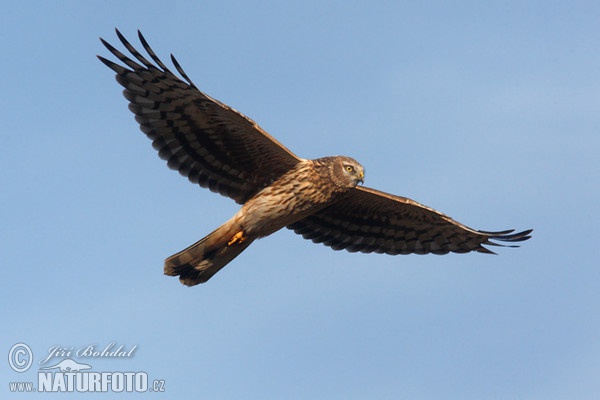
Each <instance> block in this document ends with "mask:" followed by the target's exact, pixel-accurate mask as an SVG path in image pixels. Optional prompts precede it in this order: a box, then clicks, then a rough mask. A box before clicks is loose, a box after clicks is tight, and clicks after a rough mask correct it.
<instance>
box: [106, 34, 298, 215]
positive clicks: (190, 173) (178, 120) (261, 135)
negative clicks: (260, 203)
mask: <svg viewBox="0 0 600 400" xmlns="http://www.w3.org/2000/svg"><path fill="white" fill-rule="evenodd" d="M117 35H118V37H119V39H120V40H121V42H122V43H123V45H124V46H125V48H126V49H127V50H128V51H129V52H130V53H131V54H132V55H133V57H134V58H135V60H133V59H131V58H129V57H128V56H126V55H124V54H123V53H121V52H120V51H118V50H117V49H115V48H114V47H113V46H111V45H110V44H108V43H107V42H106V41H104V40H103V39H100V40H101V41H102V43H103V44H104V45H105V46H106V48H107V49H108V50H109V51H110V52H111V53H112V54H113V55H114V56H115V57H116V58H118V59H119V60H120V61H121V62H122V63H123V64H125V66H122V65H119V64H116V63H114V62H112V61H109V60H107V59H105V58H103V57H100V56H98V58H99V59H100V60H101V61H102V62H103V63H104V64H106V65H107V66H108V67H109V68H110V69H112V70H113V71H115V72H116V73H117V76H116V79H117V82H119V83H120V84H121V85H122V86H123V87H124V88H125V90H124V91H123V94H124V95H125V97H126V98H127V100H129V109H130V110H131V111H132V112H133V113H134V114H135V119H136V120H137V122H138V123H139V124H140V128H141V130H142V131H143V132H144V133H145V134H146V135H147V136H148V137H149V138H150V139H151V140H152V145H153V146H154V148H155V149H156V150H158V154H159V156H160V157H161V158H162V159H164V160H167V163H168V165H169V167H170V168H172V169H176V170H178V171H179V172H180V173H181V174H182V175H184V176H187V177H188V179H189V180H190V181H191V182H193V183H197V184H199V185H200V186H202V187H207V188H209V189H210V190H212V191H213V192H218V193H220V194H222V195H224V196H228V197H231V198H232V199H234V200H235V201H236V202H238V203H240V204H241V203H244V202H245V201H246V200H248V199H249V198H250V197H252V196H253V195H254V194H256V193H257V192H258V191H260V190H261V189H262V188H264V187H265V186H268V185H269V184H270V183H271V182H273V181H274V180H276V179H277V178H278V177H279V176H281V175H282V174H284V173H285V172H287V171H288V170H289V169H291V168H292V167H293V166H294V165H295V164H296V163H297V162H298V161H299V160H300V159H299V158H298V157H296V156H295V155H294V154H293V153H292V152H291V151H289V150H288V149H286V148H285V147H284V146H283V145H282V144H280V143H279V142H278V141H277V140H275V139H274V138H273V137H271V136H270V135H269V134H268V133H266V132H265V131H264V130H263V129H261V128H260V127H259V126H258V125H257V124H256V123H255V122H254V121H252V120H251V119H249V118H247V117H245V116H244V115H242V114H241V113H239V112H238V111H236V110H234V109H233V108H231V107H228V106H227V105H225V104H223V103H220V102H219V101H217V100H215V99H213V98H211V97H209V96H207V95H206V94H204V93H203V92H201V91H200V90H198V88H197V87H196V86H195V85H194V84H193V83H192V81H191V80H190V79H189V78H188V77H187V75H186V74H185V72H184V71H183V70H182V68H181V67H180V66H179V63H178V62H177V60H175V58H174V57H173V56H171V59H172V61H173V64H174V65H175V68H176V69H177V71H178V72H179V74H180V75H181V76H182V77H183V79H185V82H184V81H183V80H181V79H180V78H178V77H177V76H176V75H175V74H173V73H172V72H171V71H170V70H169V69H168V68H167V67H166V66H165V65H164V64H163V63H162V62H161V60H160V59H159V58H158V57H157V56H156V54H155V53H154V52H153V51H152V49H151V48H150V46H148V43H147V42H146V40H145V39H144V37H143V36H142V34H141V33H140V32H139V31H138V35H139V38H140V41H141V43H142V45H143V47H144V49H145V50H146V52H147V53H148V54H149V55H150V57H151V58H152V60H153V61H154V63H152V62H150V61H148V60H147V59H146V58H144V56H143V55H141V54H140V53H139V52H138V51H137V50H136V49H135V48H134V47H133V46H132V45H131V44H130V43H129V42H128V41H127V40H126V39H125V38H124V37H123V35H121V33H120V32H119V31H118V30H117Z"/></svg>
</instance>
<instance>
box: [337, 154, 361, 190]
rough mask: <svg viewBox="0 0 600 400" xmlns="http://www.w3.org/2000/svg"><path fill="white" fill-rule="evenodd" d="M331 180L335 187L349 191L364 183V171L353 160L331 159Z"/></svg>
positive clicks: (347, 158)
mask: <svg viewBox="0 0 600 400" xmlns="http://www.w3.org/2000/svg"><path fill="white" fill-rule="evenodd" d="M331 178H332V179H333V181H334V182H335V184H336V185H338V186H341V187H343V188H345V189H351V188H353V187H355V186H356V185H358V183H359V182H360V183H363V182H364V181H365V179H364V178H365V169H364V168H363V166H362V165H360V164H359V163H358V161H356V160H355V159H353V158H350V157H344V156H336V157H331Z"/></svg>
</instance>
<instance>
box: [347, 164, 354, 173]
mask: <svg viewBox="0 0 600 400" xmlns="http://www.w3.org/2000/svg"><path fill="white" fill-rule="evenodd" d="M346 171H348V172H354V167H353V166H352V165H346Z"/></svg>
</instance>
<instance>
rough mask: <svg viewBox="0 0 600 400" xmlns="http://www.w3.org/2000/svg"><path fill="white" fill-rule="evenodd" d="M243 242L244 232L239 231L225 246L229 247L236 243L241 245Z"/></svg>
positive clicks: (244, 238)
mask: <svg viewBox="0 0 600 400" xmlns="http://www.w3.org/2000/svg"><path fill="white" fill-rule="evenodd" d="M244 240H246V237H245V236H244V231H243V230H241V231H239V232H238V233H236V234H235V235H233V237H232V238H231V240H230V241H229V242H228V243H227V246H231V245H233V244H236V243H242V242H243V241H244Z"/></svg>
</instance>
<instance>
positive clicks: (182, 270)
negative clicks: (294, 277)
mask: <svg viewBox="0 0 600 400" xmlns="http://www.w3.org/2000/svg"><path fill="white" fill-rule="evenodd" d="M116 32H117V36H118V37H119V39H120V41H121V42H122V44H123V45H124V46H125V48H126V49H127V50H128V51H129V53H131V55H132V56H133V58H131V56H127V55H125V54H123V53H122V52H120V51H119V50H117V49H116V48H115V47H113V46H111V45H110V44H109V43H107V42H106V41H105V40H104V39H100V40H101V41H102V43H103V44H104V46H106V48H107V49H108V50H109V51H110V52H111V53H112V54H113V55H114V56H115V57H116V58H117V59H118V60H119V61H120V62H121V64H118V63H115V62H113V61H110V60H108V59H106V58H104V57H101V56H98V58H99V59H100V61H102V62H103V63H104V64H106V65H107V66H108V67H109V68H110V69H112V70H113V71H114V72H115V73H116V80H117V82H118V83H119V84H121V86H123V87H124V88H125V90H124V91H123V94H124V96H125V98H126V99H127V100H128V101H129V109H130V110H131V111H132V112H133V113H134V114H135V119H136V121H137V122H138V123H139V124H140V128H141V130H142V131H143V132H144V133H145V134H146V136H148V138H149V139H150V140H152V145H153V147H154V148H155V149H156V150H157V151H158V155H159V156H160V157H161V158H162V159H164V160H166V161H167V165H168V166H169V167H170V168H172V169H175V170H178V171H179V172H180V173H181V174H182V175H183V176H186V177H187V178H188V179H189V180H190V181H191V182H192V183H195V184H198V185H200V186H201V187H204V188H209V189H210V190H211V191H213V192H217V193H220V194H221V195H223V196H227V197H230V198H231V199H233V200H235V201H236V202H237V203H238V204H241V208H240V210H239V211H238V212H237V213H236V214H235V215H234V216H233V217H232V218H231V219H230V220H228V221H227V222H225V223H224V224H223V225H222V226H220V227H219V228H217V229H216V230H215V231H213V232H212V233H210V234H209V235H208V236H206V237H205V238H203V239H201V240H200V241H198V242H196V243H194V244H193V245H191V246H189V247H188V248H186V249H184V250H182V251H180V252H179V253H177V254H174V255H172V256H170V257H169V258H167V259H166V260H165V265H164V272H165V274H166V275H170V276H179V279H180V280H181V282H182V283H183V284H185V285H188V286H193V285H197V284H199V283H204V282H206V281H208V280H209V279H210V278H211V277H212V276H213V275H214V274H216V273H217V272H218V271H219V270H220V269H221V268H223V267H224V266H225V265H227V264H228V263H229V262H230V261H231V260H233V259H234V258H235V257H236V256H238V255H239V254H240V253H241V252H242V251H243V250H244V249H246V248H247V247H248V246H249V245H250V244H251V243H252V242H253V241H254V240H256V239H259V238H262V237H265V236H268V235H270V234H272V233H274V232H276V231H278V230H280V229H282V228H284V227H286V228H289V229H291V230H293V231H294V232H296V233H297V234H300V235H302V237H304V238H305V239H310V240H312V241H313V242H315V243H323V244H324V245H326V246H329V247H331V248H332V249H334V250H342V249H345V250H348V251H350V252H357V251H361V252H363V253H372V252H375V253H386V254H391V255H395V254H409V253H417V254H427V253H433V254H447V253H449V252H454V253H468V252H471V251H476V252H480V253H492V254H493V252H492V251H491V250H489V249H488V248H486V247H485V246H510V247H517V246H515V245H514V243H516V242H521V241H524V240H527V239H529V238H530V233H531V232H532V230H531V229H528V230H525V231H522V232H518V233H514V230H505V231H497V232H489V231H478V230H474V229H471V228H469V227H467V226H465V225H463V224H461V223H459V222H457V221H455V220H453V219H452V218H450V217H448V216H446V215H444V214H442V213H440V212H439V211H436V210H434V209H432V208H430V207H427V206H424V205H422V204H419V203H417V202H416V201H414V200H411V199H408V198H406V197H400V196H395V195H392V194H388V193H384V192H381V191H378V190H375V189H370V188H367V187H365V186H358V184H359V183H363V180H364V168H363V166H362V165H361V164H359V163H358V162H357V161H356V160H354V159H352V158H350V157H344V156H333V157H323V158H317V159H314V160H309V159H304V158H300V157H298V156H296V155H295V154H294V153H292V152H291V151H290V150H288V149H287V148H286V147H285V146H283V145H282V144H281V143H279V142H278V141H277V140H276V139H275V138H273V137H272V136H271V135H269V134H268V133H267V132H265V131H264V130H263V129H262V128H261V127H260V126H258V125H257V124H256V123H255V122H254V121H253V120H251V119H250V118H248V117H246V116H244V115H243V114H241V113H240V112H238V111H236V110H235V109H233V108H231V107H229V106H227V105H225V104H223V103H221V102H219V101H218V100H216V99H213V98H211V97H209V96H208V95H207V94H205V93H204V92H202V91H201V90H199V89H198V88H197V87H196V85H194V84H193V83H192V81H191V80H190V78H188V76H187V75H186V73H185V72H184V71H183V69H182V68H181V66H180V65H179V63H178V62H177V60H176V59H175V58H174V57H173V56H172V55H171V60H172V62H173V65H174V66H175V69H176V70H177V72H178V73H179V75H180V77H178V76H177V75H175V74H174V73H173V72H171V71H170V70H169V68H167V66H166V65H165V64H164V63H163V62H162V61H161V60H160V59H159V58H158V57H157V55H156V54H155V53H154V51H153V50H152V49H151V48H150V46H149V45H148V42H147V41H146V39H145V38H144V37H143V36H142V34H141V32H139V31H138V36H139V39H140V42H141V44H142V46H143V47H144V49H145V50H146V52H147V53H148V55H149V56H150V58H151V59H152V61H149V60H148V59H147V58H146V57H145V56H143V55H142V54H141V53H139V52H138V51H137V50H136V49H135V48H134V47H133V46H132V45H131V44H130V43H129V42H128V41H127V40H126V39H125V37H124V36H123V35H122V34H121V33H120V32H119V31H118V30H116ZM181 78H183V80H182V79H181ZM503 243H504V244H503Z"/></svg>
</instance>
